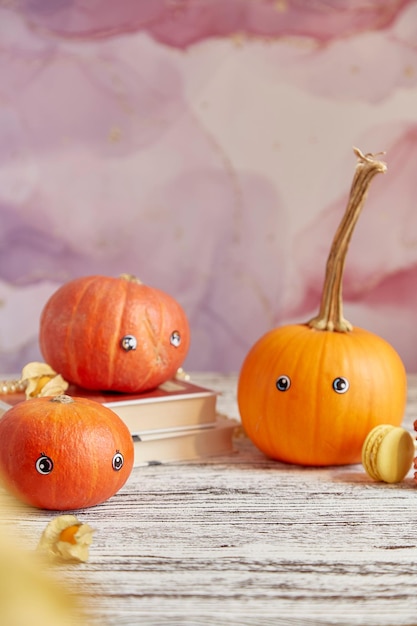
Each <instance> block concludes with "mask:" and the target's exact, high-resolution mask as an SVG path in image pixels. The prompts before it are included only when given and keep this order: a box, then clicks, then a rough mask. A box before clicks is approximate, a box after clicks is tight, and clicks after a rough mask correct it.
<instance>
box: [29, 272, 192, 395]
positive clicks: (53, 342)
mask: <svg viewBox="0 0 417 626" xmlns="http://www.w3.org/2000/svg"><path fill="white" fill-rule="evenodd" d="M39 343H40V349H41V352H42V354H43V357H44V359H45V361H46V362H47V363H48V364H49V365H50V366H51V367H52V368H53V369H54V370H55V371H57V372H59V374H61V375H62V376H63V377H64V378H65V379H66V380H67V381H69V382H72V383H75V384H76V385H79V386H80V387H83V388H85V389H94V390H112V391H122V392H131V393H134V392H141V391H146V390H148V389H153V388H154V387H157V386H158V385H159V384H161V383H163V382H165V381H166V380H168V379H169V378H171V377H172V376H174V375H175V373H176V371H177V369H178V368H179V367H180V366H181V365H182V363H183V361H184V359H185V357H186V355H187V352H188V348H189V344H190V329H189V324H188V320H187V317H186V314H185V312H184V310H183V309H182V307H181V306H180V304H179V303H178V302H177V301H176V300H175V299H174V298H173V297H172V296H170V295H169V294H167V293H165V292H164V291H162V290H160V289H156V288H154V287H149V286H147V285H144V284H143V283H141V282H140V281H139V280H138V279H136V278H135V277H133V276H130V275H122V276H121V277H119V278H111V277H106V276H86V277H82V278H76V279H75V280H72V281H70V282H68V283H66V284H64V285H63V286H62V287H60V288H59V289H58V290H57V291H56V292H55V293H54V294H52V296H51V297H50V299H49V300H48V302H47V303H46V305H45V307H44V309H43V311H42V314H41V320H40V330H39Z"/></svg>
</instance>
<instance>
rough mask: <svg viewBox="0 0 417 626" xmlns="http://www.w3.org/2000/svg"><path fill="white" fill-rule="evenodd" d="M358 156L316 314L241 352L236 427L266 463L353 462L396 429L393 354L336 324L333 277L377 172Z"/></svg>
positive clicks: (398, 409) (339, 313) (396, 361)
mask: <svg viewBox="0 0 417 626" xmlns="http://www.w3.org/2000/svg"><path fill="white" fill-rule="evenodd" d="M355 153H356V155H357V157H358V163H357V168H356V172H355V177H354V180H353V183H352V188H351V194H350V198H349V202H348V206H347V208H346V212H345V215H344V217H343V219H342V222H341V224H340V226H339V229H338V230H337V232H336V235H335V238H334V240H333V244H332V247H331V250H330V255H329V258H328V262H327V267H326V275H325V282H324V289H323V295H322V301H321V307H320V311H319V314H318V316H317V317H315V318H314V319H312V320H311V321H309V322H307V323H305V324H291V325H287V326H282V327H278V328H275V329H273V330H271V331H269V332H268V333H266V334H265V335H264V336H263V337H261V338H260V339H259V340H258V341H257V342H256V344H255V345H254V346H253V347H252V348H251V350H250V351H249V353H248V354H247V356H246V358H245V360H244V362H243V365H242V368H241V371H240V375H239V381H238V404H239V410H240V414H241V418H242V423H243V427H244V429H245V431H246V433H247V435H248V436H249V437H250V438H251V439H252V441H253V442H254V444H255V445H256V446H257V447H258V448H259V449H260V450H261V451H263V452H264V453H265V454H266V455H267V456H269V457H271V458H274V459H276V460H279V461H284V462H288V463H295V464H300V465H318V466H325V465H341V464H349V463H359V462H360V460H361V449H362V445H363V442H364V440H365V438H366V436H367V434H368V433H369V432H370V430H372V428H373V427H374V426H376V425H378V424H383V423H385V424H393V425H395V426H396V425H399V424H401V422H402V419H403V415H404V409H405V403H406V389H407V381H406V373H405V368H404V365H403V363H402V361H401V359H400V357H399V355H398V354H397V352H396V351H395V350H394V348H393V347H392V346H391V345H390V344H389V343H387V342H386V341H385V340H384V339H382V338H381V337H379V336H377V335H375V334H373V333H371V332H369V331H367V330H363V329H361V328H353V327H352V326H351V324H350V323H349V322H348V321H347V320H345V319H344V317H343V306H342V276H343V268H344V262H345V257H346V253H347V249H348V245H349V241H350V238H351V235H352V232H353V229H354V227H355V224H356V222H357V219H358V217H359V214H360V211H361V209H362V206H363V203H364V201H365V198H366V194H367V191H368V187H369V184H370V182H371V180H372V179H373V177H374V176H375V175H376V174H377V173H379V172H385V170H386V165H385V163H382V162H381V161H379V160H378V159H377V158H376V157H374V156H373V155H363V154H362V153H361V152H360V151H359V150H357V149H355Z"/></svg>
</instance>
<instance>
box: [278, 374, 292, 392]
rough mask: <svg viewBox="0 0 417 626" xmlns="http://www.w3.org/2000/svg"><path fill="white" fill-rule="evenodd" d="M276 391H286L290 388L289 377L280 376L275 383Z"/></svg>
mask: <svg viewBox="0 0 417 626" xmlns="http://www.w3.org/2000/svg"><path fill="white" fill-rule="evenodd" d="M275 385H276V388H277V389H278V391H288V389H289V388H290V387H291V380H290V377H289V376H280V377H279V378H277V382H276V383H275Z"/></svg>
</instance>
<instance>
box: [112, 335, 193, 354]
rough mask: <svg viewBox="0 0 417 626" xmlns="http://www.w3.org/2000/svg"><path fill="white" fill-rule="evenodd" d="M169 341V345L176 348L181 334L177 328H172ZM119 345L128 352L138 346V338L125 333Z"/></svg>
mask: <svg viewBox="0 0 417 626" xmlns="http://www.w3.org/2000/svg"><path fill="white" fill-rule="evenodd" d="M169 343H170V344H171V346H174V348H178V346H179V345H180V343H181V335H180V333H179V331H178V330H174V332H172V333H171V336H170V338H169ZM120 345H121V346H122V348H123V350H125V351H126V352H130V351H131V350H136V348H137V347H138V340H137V339H136V337H135V336H134V335H125V336H124V337H122V339H121V341H120Z"/></svg>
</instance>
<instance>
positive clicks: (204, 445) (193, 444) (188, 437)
mask: <svg viewBox="0 0 417 626" xmlns="http://www.w3.org/2000/svg"><path fill="white" fill-rule="evenodd" d="M237 426H238V422H237V421H236V420H234V419H229V418H227V417H224V416H222V415H218V416H217V421H216V423H215V425H214V426H209V427H207V428H193V429H190V430H183V431H181V430H177V431H172V432H170V433H167V432H165V433H147V434H146V433H145V434H143V435H133V442H134V447H135V460H134V466H135V467H137V466H140V465H153V464H155V465H159V464H162V463H172V462H178V461H191V460H195V459H200V458H207V457H212V456H219V455H223V454H230V453H231V452H233V434H234V431H235V428H236V427H237Z"/></svg>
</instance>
